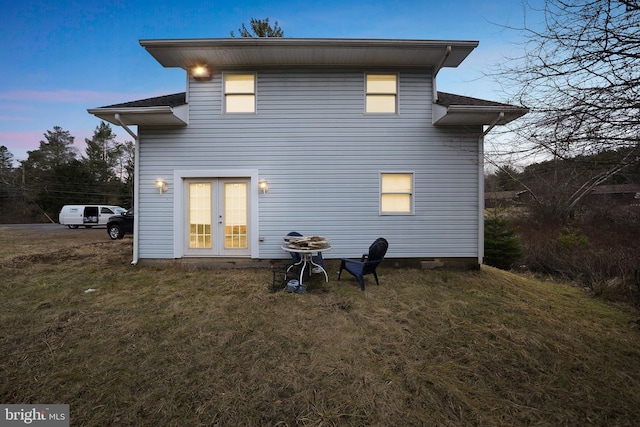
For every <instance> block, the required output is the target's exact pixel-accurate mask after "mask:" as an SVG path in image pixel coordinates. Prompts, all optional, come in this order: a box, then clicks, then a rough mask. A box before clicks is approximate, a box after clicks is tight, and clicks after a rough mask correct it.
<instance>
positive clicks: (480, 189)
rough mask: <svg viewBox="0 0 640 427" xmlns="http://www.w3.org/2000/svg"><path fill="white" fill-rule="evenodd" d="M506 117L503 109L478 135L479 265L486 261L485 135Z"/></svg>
mask: <svg viewBox="0 0 640 427" xmlns="http://www.w3.org/2000/svg"><path fill="white" fill-rule="evenodd" d="M503 118H504V112H503V111H501V112H500V113H499V114H498V117H496V119H495V120H494V121H492V122H491V124H489V127H488V128H487V130H485V131H484V132H482V134H481V135H480V136H479V137H478V225H479V226H478V266H480V265H482V262H483V261H484V137H485V136H487V134H488V133H489V132H491V130H492V129H493V128H494V127H495V126H496V125H497V124H498V122H499V121H500V120H502V119H503Z"/></svg>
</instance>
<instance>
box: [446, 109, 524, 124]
mask: <svg viewBox="0 0 640 427" xmlns="http://www.w3.org/2000/svg"><path fill="white" fill-rule="evenodd" d="M528 111H529V110H528V109H526V108H521V107H515V106H471V105H449V106H444V105H439V104H434V105H433V124H434V125H436V126H474V125H478V126H481V125H490V124H494V125H505V124H507V123H509V122H511V121H513V120H515V119H517V118H520V117H522V116H524V115H525V114H527V112H528ZM500 114H502V116H501V115H500Z"/></svg>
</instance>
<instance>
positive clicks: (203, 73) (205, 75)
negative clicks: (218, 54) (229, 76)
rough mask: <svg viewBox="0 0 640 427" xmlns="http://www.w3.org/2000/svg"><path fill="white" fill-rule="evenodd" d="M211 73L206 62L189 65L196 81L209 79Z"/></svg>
mask: <svg viewBox="0 0 640 427" xmlns="http://www.w3.org/2000/svg"><path fill="white" fill-rule="evenodd" d="M211 75H212V74H211V68H209V66H208V65H206V64H203V65H194V66H193V67H191V76H193V78H194V79H196V80H198V81H204V80H211Z"/></svg>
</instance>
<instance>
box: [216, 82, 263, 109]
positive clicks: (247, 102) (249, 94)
mask: <svg viewBox="0 0 640 427" xmlns="http://www.w3.org/2000/svg"><path fill="white" fill-rule="evenodd" d="M224 100H225V108H224V111H225V113H255V112H256V75H255V74H225V76H224Z"/></svg>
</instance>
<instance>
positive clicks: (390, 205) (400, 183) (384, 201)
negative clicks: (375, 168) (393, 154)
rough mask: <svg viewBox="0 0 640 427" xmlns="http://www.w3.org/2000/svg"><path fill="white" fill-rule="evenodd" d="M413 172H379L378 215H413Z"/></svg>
mask: <svg viewBox="0 0 640 427" xmlns="http://www.w3.org/2000/svg"><path fill="white" fill-rule="evenodd" d="M413 175H414V174H413V172H381V173H380V215H413V204H414V203H413V202H414V198H413V186H414V179H413V178H414V177H413Z"/></svg>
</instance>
